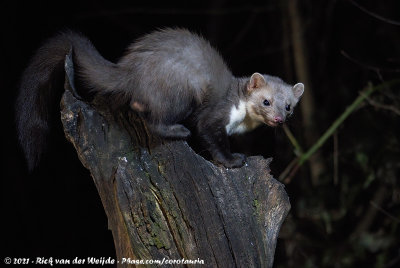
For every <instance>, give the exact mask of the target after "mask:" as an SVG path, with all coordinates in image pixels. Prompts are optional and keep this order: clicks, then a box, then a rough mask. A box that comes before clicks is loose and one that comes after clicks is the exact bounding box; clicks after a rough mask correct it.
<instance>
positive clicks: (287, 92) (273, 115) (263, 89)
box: [245, 73, 304, 127]
mask: <svg viewBox="0 0 400 268" xmlns="http://www.w3.org/2000/svg"><path fill="white" fill-rule="evenodd" d="M245 91H246V92H245V95H246V98H247V101H246V106H247V107H246V109H247V112H248V115H249V116H250V117H251V119H253V120H255V121H258V122H262V123H264V124H267V125H269V126H271V127H275V126H277V125H278V124H281V123H283V122H285V120H286V117H288V116H290V115H291V114H292V113H293V108H294V107H295V106H296V104H297V102H298V101H299V99H300V97H301V95H302V94H303V92H304V85H303V84H302V83H297V84H296V85H294V86H290V85H288V84H286V83H285V82H283V81H282V80H281V79H280V78H278V77H274V76H269V75H262V74H259V73H254V74H253V75H252V76H251V77H250V79H249V81H248V82H247V86H246V89H245Z"/></svg>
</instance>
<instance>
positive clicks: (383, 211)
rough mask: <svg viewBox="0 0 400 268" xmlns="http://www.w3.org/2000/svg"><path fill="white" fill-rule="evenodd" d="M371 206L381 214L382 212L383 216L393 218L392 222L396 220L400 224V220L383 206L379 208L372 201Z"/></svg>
mask: <svg viewBox="0 0 400 268" xmlns="http://www.w3.org/2000/svg"><path fill="white" fill-rule="evenodd" d="M369 203H370V204H371V206H373V207H374V208H376V209H377V210H379V211H380V212H382V213H383V214H385V215H386V216H388V217H389V218H391V219H392V220H394V221H395V222H397V223H400V219H398V218H396V217H395V216H393V215H392V214H390V213H389V212H387V211H386V210H384V209H383V208H382V207H381V206H379V205H378V204H377V203H376V202H374V201H371V202H369Z"/></svg>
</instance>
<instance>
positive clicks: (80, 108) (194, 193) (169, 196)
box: [61, 56, 290, 267]
mask: <svg viewBox="0 0 400 268" xmlns="http://www.w3.org/2000/svg"><path fill="white" fill-rule="evenodd" d="M65 67H66V69H65V70H66V83H65V89H66V91H65V93H64V95H63V98H62V101H61V119H62V123H63V126H64V131H65V134H66V137H67V139H68V140H69V141H71V142H72V144H73V145H74V147H75V149H76V151H77V152H78V156H79V159H80V161H81V162H82V163H83V165H84V166H85V167H86V168H87V169H89V170H90V173H91V175H92V177H93V180H94V183H95V184H96V187H97V190H98V192H99V195H100V197H101V201H102V203H103V206H104V209H105V212H106V214H107V217H108V222H109V228H110V229H111V231H112V234H113V237H114V243H115V248H116V253H117V261H118V266H119V267H128V266H132V265H130V264H129V261H132V260H163V259H164V260H179V261H181V264H185V260H197V261H200V263H202V262H201V261H203V263H204V265H201V267H272V264H273V260H274V252H275V247H276V241H277V237H278V233H279V229H280V226H281V224H282V222H283V220H284V218H285V217H286V215H287V213H288V211H289V209H290V203H289V199H288V196H287V194H286V192H285V190H284V186H283V185H282V184H281V183H279V182H278V181H276V180H275V179H274V178H272V176H271V175H270V174H269V172H270V170H269V163H270V162H271V159H263V158H262V157H259V156H257V157H249V158H248V159H247V164H246V165H245V166H244V167H242V168H238V169H226V168H223V167H219V166H215V165H214V164H212V163H211V162H209V161H207V160H205V159H204V158H203V157H201V156H199V155H198V154H196V153H195V152H194V151H193V150H192V149H191V147H190V146H189V145H188V144H187V143H186V142H185V141H165V140H161V139H159V138H157V137H155V136H153V135H152V134H151V133H150V132H149V131H148V129H147V127H146V123H145V122H144V121H143V120H142V119H141V118H140V117H139V116H138V115H136V114H134V113H133V112H129V111H126V112H122V111H121V112H118V113H115V112H111V111H110V109H109V107H107V106H109V105H107V103H105V102H102V101H94V102H93V103H92V104H88V103H86V102H84V101H82V100H80V99H79V98H77V97H75V96H76V94H74V92H76V91H75V89H74V83H73V77H74V74H73V63H72V60H71V57H70V56H67V60H66V64H65ZM183 259H184V260H183ZM130 263H131V264H132V262H130ZM164 264H165V265H162V266H168V267H171V265H170V264H169V265H166V262H165V263H164ZM175 266H181V265H179V262H175V263H172V267H175ZM199 266H200V265H199Z"/></svg>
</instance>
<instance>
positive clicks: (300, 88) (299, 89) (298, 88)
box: [292, 83, 304, 99]
mask: <svg viewBox="0 0 400 268" xmlns="http://www.w3.org/2000/svg"><path fill="white" fill-rule="evenodd" d="M292 90H293V95H294V96H295V97H296V98H297V99H299V98H300V97H301V95H303V92H304V85H303V83H297V84H296V85H294V86H293V89H292Z"/></svg>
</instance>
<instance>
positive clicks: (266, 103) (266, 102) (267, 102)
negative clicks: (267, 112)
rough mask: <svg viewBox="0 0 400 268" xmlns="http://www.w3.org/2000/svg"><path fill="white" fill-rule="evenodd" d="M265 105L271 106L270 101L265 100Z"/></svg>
mask: <svg viewBox="0 0 400 268" xmlns="http://www.w3.org/2000/svg"><path fill="white" fill-rule="evenodd" d="M263 103H264V105H265V106H270V105H271V104H270V103H269V101H268V100H264V102H263Z"/></svg>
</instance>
